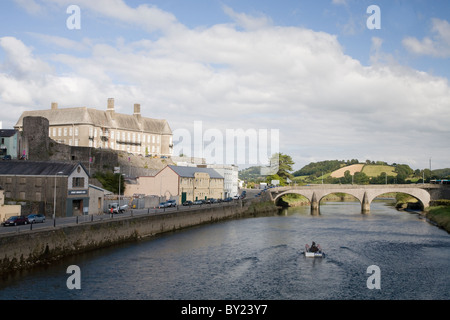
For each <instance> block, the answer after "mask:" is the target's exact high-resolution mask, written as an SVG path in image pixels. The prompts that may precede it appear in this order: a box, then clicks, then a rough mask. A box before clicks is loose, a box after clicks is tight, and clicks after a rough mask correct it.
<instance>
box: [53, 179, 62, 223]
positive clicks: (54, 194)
mask: <svg viewBox="0 0 450 320" xmlns="http://www.w3.org/2000/svg"><path fill="white" fill-rule="evenodd" d="M58 174H63V172H62V171H59V172H57V173H56V174H55V188H54V192H53V220H55V217H56V176H57V175H58Z"/></svg>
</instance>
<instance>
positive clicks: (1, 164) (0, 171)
mask: <svg viewBox="0 0 450 320" xmlns="http://www.w3.org/2000/svg"><path fill="white" fill-rule="evenodd" d="M80 165H81V167H82V168H83V170H84V171H86V173H87V170H86V168H85V167H84V166H83V164H81V163H66V162H50V161H26V160H17V161H15V160H10V161H0V175H2V176H11V175H17V176H54V175H57V174H58V173H59V172H62V173H59V175H62V176H69V175H70V174H72V172H73V171H74V170H75V169H76V168H77V167H78V166H80Z"/></svg>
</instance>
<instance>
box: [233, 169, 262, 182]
mask: <svg viewBox="0 0 450 320" xmlns="http://www.w3.org/2000/svg"><path fill="white" fill-rule="evenodd" d="M265 178H266V177H264V176H261V167H259V166H257V167H249V168H246V169H242V170H240V171H239V179H241V180H244V181H253V182H260V181H264V180H265Z"/></svg>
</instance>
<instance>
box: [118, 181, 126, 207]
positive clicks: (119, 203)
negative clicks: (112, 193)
mask: <svg viewBox="0 0 450 320" xmlns="http://www.w3.org/2000/svg"><path fill="white" fill-rule="evenodd" d="M121 176H125V174H124V173H121V174H119V208H117V210H120V177H121Z"/></svg>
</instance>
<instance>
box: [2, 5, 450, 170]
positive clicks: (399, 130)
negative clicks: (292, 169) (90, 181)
mask: <svg viewBox="0 0 450 320" xmlns="http://www.w3.org/2000/svg"><path fill="white" fill-rule="evenodd" d="M48 1H52V2H57V1H56V0H48ZM58 2H59V3H67V1H62V0H60V1H58ZM80 2H83V1H80ZM93 3H94V2H90V1H86V2H83V8H85V7H87V8H89V10H94V11H95V12H96V13H97V14H103V15H104V16H105V17H107V18H112V19H116V18H117V19H121V21H122V22H126V23H129V24H131V25H139V27H140V28H142V29H144V30H146V31H148V32H151V31H152V30H155V28H158V29H159V30H160V31H161V33H162V36H160V37H159V38H157V39H156V40H154V39H153V40H149V39H142V40H138V41H134V42H127V41H126V40H124V39H118V41H117V43H116V44H115V45H112V44H111V43H112V42H111V41H110V42H108V44H106V43H102V42H99V41H92V40H89V39H85V40H83V43H89V45H86V46H84V48H85V50H86V51H85V52H83V56H78V55H76V52H73V53H64V54H62V53H58V52H56V53H55V54H53V55H51V56H50V58H47V60H46V61H45V62H44V61H42V60H41V59H39V57H34V56H33V54H32V49H31V48H30V46H29V45H25V44H24V43H23V42H22V41H20V40H19V39H16V38H12V37H6V38H1V41H0V48H1V49H2V50H3V51H4V52H5V56H6V58H5V59H6V60H5V61H8V64H6V63H5V61H4V63H3V64H2V69H1V70H0V97H1V98H0V105H1V107H2V109H3V107H6V108H10V109H11V110H12V111H11V113H9V114H8V115H7V116H6V119H5V120H4V123H3V125H4V127H5V126H6V122H7V121H9V122H10V123H13V124H14V123H15V121H16V120H17V118H18V117H19V115H20V113H21V112H22V111H23V110H27V109H31V108H36V109H44V108H49V106H50V103H51V102H52V101H57V102H59V105H60V106H61V107H66V106H67V107H68V106H88V107H95V108H99V109H104V108H106V100H107V98H109V97H113V98H115V99H116V105H117V108H116V109H117V110H118V111H119V112H122V113H128V114H130V113H132V107H133V103H140V104H141V112H142V113H143V115H144V116H148V117H155V118H166V119H167V120H168V121H169V123H170V125H171V127H172V129H176V128H188V127H190V126H192V123H193V121H195V120H201V121H203V123H204V127H205V129H207V128H216V129H219V130H222V131H223V132H225V131H224V130H225V129H226V128H230V129H235V128H243V129H247V128H254V129H262V128H265V129H280V137H281V141H280V148H281V149H280V151H281V152H283V153H287V154H292V155H293V157H294V159H295V160H296V161H297V163H299V162H300V163H301V162H304V161H308V159H311V158H315V159H330V158H331V159H336V158H337V159H351V158H359V157H365V156H366V155H373V157H376V159H372V160H385V161H392V162H394V161H395V162H402V161H401V159H405V161H406V159H411V158H415V159H417V158H418V157H419V158H420V157H424V158H426V159H428V157H429V155H430V152H434V155H436V154H438V153H439V152H441V153H442V152H444V153H445V152H448V151H442V148H441V146H442V145H445V143H447V142H446V141H447V140H448V136H449V129H448V128H449V127H450V102H449V101H450V90H449V84H448V81H447V79H444V78H439V77H432V76H430V75H428V74H426V73H421V72H418V71H415V70H412V69H408V68H405V67H401V66H394V65H389V64H384V63H383V62H384V60H383V59H384V58H385V56H383V55H382V51H381V46H382V39H380V38H373V42H372V45H373V57H374V59H375V60H373V62H374V64H373V65H372V66H368V67H365V66H363V65H361V63H360V62H359V61H357V60H355V59H353V58H352V57H350V56H348V55H346V54H344V52H343V49H342V47H341V45H340V43H339V41H338V40H337V38H336V37H335V36H333V35H330V34H327V33H324V32H315V31H312V30H309V29H305V28H298V27H279V26H273V25H272V24H271V22H270V20H269V19H268V18H264V17H263V18H261V17H258V18H255V19H253V18H252V17H250V16H248V15H243V14H240V13H236V12H234V11H233V10H231V9H229V8H228V9H227V8H225V9H224V10H225V11H227V13H228V14H229V15H231V16H232V18H233V19H234V20H235V21H236V23H237V26H236V25H234V24H218V25H213V26H211V27H208V28H201V29H200V28H199V29H188V28H186V27H184V26H182V25H181V24H180V23H179V22H178V21H177V20H176V18H175V17H174V16H173V15H172V14H170V13H167V12H164V11H162V10H160V9H158V8H155V7H148V6H140V7H137V8H130V7H128V6H126V5H124V3H123V2H122V1H115V2H114V3H112V4H111V2H108V4H109V7H108V8H107V10H106V11H102V10H100V8H101V7H102V6H103V5H106V3H104V2H95V5H94V4H93ZM83 10H86V9H83ZM120 12H124V13H125V15H124V16H121V17H119V13H120ZM144 16H145V17H147V18H148V17H150V16H153V17H156V16H159V17H160V20H158V21H153V22H151V23H150V22H148V21H147V22H146V21H145V20H144V21H137V20H136V19H137V18H138V17H140V18H142V17H144ZM237 21H238V22H237ZM149 23H150V24H149ZM244 26H245V28H244ZM439 27H442V26H441V25H436V30H438V28H439ZM239 28H244V30H240V29H239ZM175 29H176V30H177V32H173V31H174V30H175ZM444 29H445V26H444ZM441 33H442V34H444V32H441ZM44 38H45V39H44V40H46V41H53V42H54V43H57V44H58V45H59V46H61V47H66V48H67V47H68V48H70V47H72V46H76V42H74V41H73V40H67V41H66V39H64V38H59V37H58V38H56V37H44ZM86 52H87V53H88V54H86ZM375 62H376V63H375ZM55 63H57V64H59V65H64V66H66V67H67V70H70V72H68V73H65V74H58V73H57V72H55V70H54V69H53V68H52V66H53V65H54V64H55ZM6 65H11V66H12V67H11V69H10V70H8V68H6ZM36 70H37V71H39V72H36ZM38 75H40V76H38ZM430 140H432V141H433V143H430ZM418 149H420V155H418V154H417V153H418ZM445 156H446V158H448V154H445ZM360 160H365V159H363V158H361V159H360ZM419 162H420V161H419Z"/></svg>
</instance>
